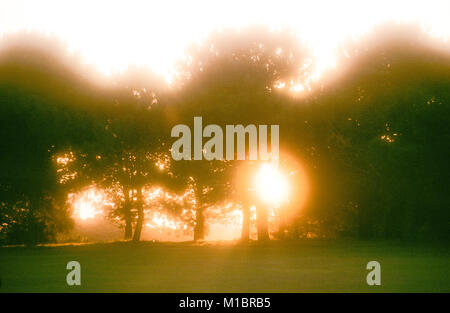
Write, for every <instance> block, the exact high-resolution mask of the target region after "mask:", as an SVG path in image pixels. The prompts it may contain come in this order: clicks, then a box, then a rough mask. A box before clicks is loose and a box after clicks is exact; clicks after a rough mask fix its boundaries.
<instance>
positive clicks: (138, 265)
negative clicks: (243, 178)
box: [0, 241, 450, 292]
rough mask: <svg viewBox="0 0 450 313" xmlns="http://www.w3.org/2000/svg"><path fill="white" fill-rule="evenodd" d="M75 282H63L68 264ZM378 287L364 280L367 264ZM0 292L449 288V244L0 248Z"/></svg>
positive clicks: (128, 244)
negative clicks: (376, 266)
mask: <svg viewBox="0 0 450 313" xmlns="http://www.w3.org/2000/svg"><path fill="white" fill-rule="evenodd" d="M71 260H75V261H78V262H80V264H81V286H72V287H70V286H67V284H66V275H67V273H68V272H69V271H68V270H66V264H67V262H69V261H71ZM371 260H376V261H378V262H380V264H381V283H382V285H381V286H368V285H367V284H366V275H367V273H368V270H366V264H367V262H369V261H371ZM0 275H1V281H2V285H1V287H0V292H450V252H449V249H448V247H442V246H441V247H435V246H433V247H431V246H426V245H419V246H413V245H405V244H394V243H374V242H370V243H364V242H340V241H339V242H330V241H306V242H298V243H280V242H271V243H269V244H266V245H259V244H250V245H239V244H221V243H214V244H212V243H211V244H209V243H205V244H202V245H199V244H192V243H152V242H141V243H138V244H134V243H131V242H115V243H103V244H86V245H68V246H42V247H33V248H31V247H30V248H27V247H3V248H0Z"/></svg>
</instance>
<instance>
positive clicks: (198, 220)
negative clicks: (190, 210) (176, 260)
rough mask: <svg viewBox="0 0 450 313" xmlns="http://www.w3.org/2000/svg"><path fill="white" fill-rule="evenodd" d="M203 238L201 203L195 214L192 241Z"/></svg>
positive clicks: (203, 221)
mask: <svg viewBox="0 0 450 313" xmlns="http://www.w3.org/2000/svg"><path fill="white" fill-rule="evenodd" d="M204 239H205V216H204V215H203V208H202V206H201V204H200V205H199V206H198V208H197V211H196V215H195V227H194V241H197V240H204Z"/></svg>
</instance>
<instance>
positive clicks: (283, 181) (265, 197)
mask: <svg viewBox="0 0 450 313" xmlns="http://www.w3.org/2000/svg"><path fill="white" fill-rule="evenodd" d="M254 185H255V188H256V191H257V193H258V196H259V197H260V198H261V200H262V201H263V202H265V203H267V204H270V205H274V206H276V205H280V204H281V203H282V202H284V201H287V198H288V196H289V183H288V180H287V178H286V177H285V176H284V174H283V173H282V172H281V171H280V170H279V169H278V168H277V167H276V165H275V164H273V163H263V164H261V166H260V168H259V169H258V172H257V173H256V176H255V182H254Z"/></svg>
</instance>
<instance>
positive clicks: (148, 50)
mask: <svg viewBox="0 0 450 313" xmlns="http://www.w3.org/2000/svg"><path fill="white" fill-rule="evenodd" d="M448 12H450V2H448V1H443V0H428V1H418V0H408V1H406V0H399V1H390V0H377V1H370V0H368V1H358V0H342V1H334V0H330V1H324V0H319V1H289V0H277V1H270V0H260V1H257V2H256V1H239V0H228V1H211V0H199V1H183V0H168V1H139V0H129V1H107V0H98V1H82V0H81V1H80V0H77V1H74V0H73V1H57V0H54V1H52V0H42V1H32V0H22V1H2V2H1V3H0V35H1V34H2V33H5V32H12V31H17V30H23V29H25V30H33V31H40V32H43V33H46V34H53V35H56V36H58V37H60V38H62V39H63V40H64V41H65V42H66V43H67V44H68V47H69V49H70V50H71V51H76V52H79V53H80V54H81V55H82V56H83V58H84V59H85V61H86V63H90V64H94V65H95V66H96V67H97V68H98V69H99V70H100V71H101V72H103V73H105V74H109V73H114V72H115V71H121V70H124V69H126V68H127V67H128V66H129V65H130V64H135V65H142V66H147V67H149V68H151V69H152V70H154V71H156V72H157V73H159V74H161V75H163V76H165V77H166V78H167V80H168V81H170V79H171V77H172V75H173V74H174V64H175V62H176V60H178V59H181V58H182V57H183V54H184V51H185V48H186V46H187V45H189V44H191V43H195V42H201V41H202V40H203V39H204V38H205V37H206V36H207V35H208V33H209V32H210V31H212V30H214V29H219V30H221V29H225V28H235V29H241V28H243V27H246V26H248V25H254V24H258V25H267V26H269V27H270V28H271V29H273V30H278V29H281V28H283V27H285V26H286V27H288V28H291V29H293V30H294V31H295V32H296V33H298V37H299V39H300V40H301V41H303V42H304V43H306V44H307V45H308V46H310V47H311V48H312V50H313V51H314V55H315V57H316V59H317V60H316V65H315V73H314V77H315V78H318V77H320V74H321V73H322V72H323V71H324V70H325V69H327V68H329V67H332V66H334V65H336V60H335V50H336V49H337V47H338V46H339V44H341V43H342V41H343V40H345V39H347V38H351V37H355V38H356V37H358V36H361V35H364V34H365V33H367V31H370V29H371V28H373V27H374V26H375V25H377V24H380V23H383V22H385V21H393V22H399V23H414V24H418V25H420V26H421V27H422V29H423V30H424V31H425V32H426V33H428V34H430V35H432V36H434V37H439V38H441V39H443V40H447V39H448V36H449V35H450V19H448ZM80 21H82V23H80ZM300 40H299V43H300ZM276 53H277V54H282V53H283V51H282V50H281V49H280V50H277V51H276Z"/></svg>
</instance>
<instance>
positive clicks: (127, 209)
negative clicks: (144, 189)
mask: <svg viewBox="0 0 450 313" xmlns="http://www.w3.org/2000/svg"><path fill="white" fill-rule="evenodd" d="M124 193H125V203H124V208H123V209H124V217H125V240H128V239H131V237H132V236H133V226H132V225H131V200H130V190H129V189H125V192H124Z"/></svg>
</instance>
